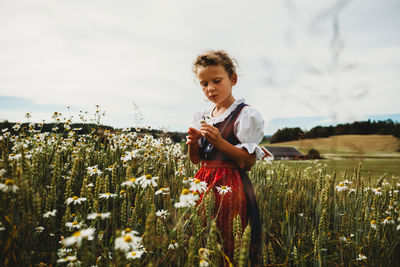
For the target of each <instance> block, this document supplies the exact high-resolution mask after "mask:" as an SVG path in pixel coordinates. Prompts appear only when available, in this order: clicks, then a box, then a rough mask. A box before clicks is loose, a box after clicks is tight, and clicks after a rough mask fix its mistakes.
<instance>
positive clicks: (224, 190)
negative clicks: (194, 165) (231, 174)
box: [215, 185, 232, 196]
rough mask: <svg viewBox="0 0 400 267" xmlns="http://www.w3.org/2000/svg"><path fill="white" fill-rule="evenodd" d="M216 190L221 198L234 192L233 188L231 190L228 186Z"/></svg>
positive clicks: (218, 187)
mask: <svg viewBox="0 0 400 267" xmlns="http://www.w3.org/2000/svg"><path fill="white" fill-rule="evenodd" d="M215 188H217V190H218V193H219V194H220V195H221V196H223V195H225V194H226V193H228V192H232V188H230V187H229V186H227V185H222V186H216V187H215Z"/></svg>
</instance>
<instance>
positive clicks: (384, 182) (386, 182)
mask: <svg viewBox="0 0 400 267" xmlns="http://www.w3.org/2000/svg"><path fill="white" fill-rule="evenodd" d="M382 185H383V186H385V185H390V183H389V182H388V181H387V180H386V179H383V181H382Z"/></svg>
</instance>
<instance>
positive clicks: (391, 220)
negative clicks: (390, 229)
mask: <svg viewBox="0 0 400 267" xmlns="http://www.w3.org/2000/svg"><path fill="white" fill-rule="evenodd" d="M382 223H383V224H394V220H393V219H392V217H390V216H388V217H386V218H385V219H383V220H382Z"/></svg>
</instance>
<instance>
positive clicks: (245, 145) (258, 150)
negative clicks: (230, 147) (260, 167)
mask: <svg viewBox="0 0 400 267" xmlns="http://www.w3.org/2000/svg"><path fill="white" fill-rule="evenodd" d="M235 147H237V148H240V149H242V148H245V149H246V150H247V153H249V154H253V153H254V152H256V159H257V160H260V159H262V158H263V157H264V156H265V154H264V152H263V151H262V149H261V147H259V146H258V145H257V144H256V143H240V144H237V145H236V146H235Z"/></svg>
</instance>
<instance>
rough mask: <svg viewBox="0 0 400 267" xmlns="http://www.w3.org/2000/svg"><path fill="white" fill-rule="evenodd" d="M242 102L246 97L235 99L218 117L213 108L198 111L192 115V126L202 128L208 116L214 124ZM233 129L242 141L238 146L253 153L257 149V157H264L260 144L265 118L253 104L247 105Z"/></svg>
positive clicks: (208, 120)
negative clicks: (213, 112) (213, 114)
mask: <svg viewBox="0 0 400 267" xmlns="http://www.w3.org/2000/svg"><path fill="white" fill-rule="evenodd" d="M241 103H244V99H237V100H235V102H233V104H232V105H231V106H230V107H229V108H228V109H227V110H226V111H225V112H224V113H223V114H221V115H219V116H217V117H212V116H211V113H212V111H213V108H212V109H208V110H206V111H203V112H196V113H195V114H194V115H193V117H192V122H191V126H192V127H194V128H196V129H200V127H201V120H202V119H204V118H206V119H205V120H206V122H207V123H208V124H212V125H214V124H216V123H219V122H222V121H224V120H225V119H226V117H228V116H229V115H230V114H231V113H232V111H234V110H235V109H236V107H237V106H238V105H239V104H241ZM233 130H234V132H235V135H236V137H237V138H238V139H239V141H240V144H237V145H236V147H237V148H245V149H246V150H247V152H248V153H249V154H252V153H254V151H255V152H256V158H257V159H262V158H263V157H264V152H263V151H262V149H261V148H260V147H259V146H258V144H259V143H260V142H261V141H262V139H263V137H264V119H263V118H262V116H261V114H260V113H259V112H258V111H257V110H255V109H254V108H252V107H251V106H245V107H244V108H243V109H242V111H241V112H240V113H239V116H238V117H237V119H236V121H235V124H234V126H233ZM199 143H200V140H199Z"/></svg>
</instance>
